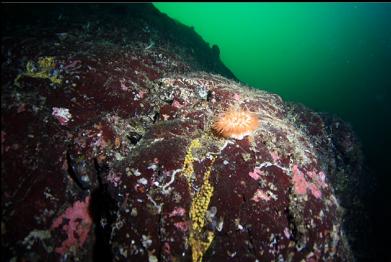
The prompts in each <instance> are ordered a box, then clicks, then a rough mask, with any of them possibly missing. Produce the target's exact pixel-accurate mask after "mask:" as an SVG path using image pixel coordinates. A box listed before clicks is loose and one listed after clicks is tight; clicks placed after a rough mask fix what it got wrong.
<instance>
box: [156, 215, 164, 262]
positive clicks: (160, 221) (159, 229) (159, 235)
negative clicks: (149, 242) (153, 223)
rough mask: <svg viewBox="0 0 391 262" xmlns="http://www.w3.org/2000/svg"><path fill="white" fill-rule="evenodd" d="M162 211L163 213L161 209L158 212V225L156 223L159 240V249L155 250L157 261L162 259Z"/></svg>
mask: <svg viewBox="0 0 391 262" xmlns="http://www.w3.org/2000/svg"><path fill="white" fill-rule="evenodd" d="M162 213H163V210H162V211H161V212H160V213H159V225H158V232H157V233H158V239H159V242H160V245H159V249H158V251H157V257H158V261H163V260H164V257H163V243H162V240H163V239H162V237H163V234H162V227H163V216H162Z"/></svg>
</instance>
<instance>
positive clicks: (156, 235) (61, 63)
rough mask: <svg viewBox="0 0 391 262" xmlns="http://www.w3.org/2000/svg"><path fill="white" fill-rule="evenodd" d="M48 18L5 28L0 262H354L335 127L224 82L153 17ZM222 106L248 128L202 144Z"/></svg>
mask: <svg viewBox="0 0 391 262" xmlns="http://www.w3.org/2000/svg"><path fill="white" fill-rule="evenodd" d="M58 7H59V6H56V5H54V7H52V9H50V8H49V7H46V9H47V10H46V9H45V10H46V11H47V16H45V19H48V21H47V22H46V24H40V22H39V21H41V20H40V19H38V18H39V17H35V15H36V14H37V13H39V12H38V11H40V12H43V11H44V10H40V6H31V10H32V14H33V15H32V16H31V19H32V20H33V21H35V20H34V19H37V21H38V22H37V24H36V25H34V26H31V27H29V26H28V25H29V23H27V22H26V21H24V22H25V23H26V24H24V26H23V27H22V26H20V23H21V21H16V20H15V17H16V18H17V17H20V14H17V13H16V10H14V9H13V8H12V7H10V6H8V12H7V14H8V15H7V18H8V19H5V20H6V21H11V20H12V21H13V22H14V23H15V24H12V23H10V24H7V25H6V26H5V29H6V30H5V34H4V37H3V39H2V41H3V48H2V98H1V99H2V103H1V105H2V116H1V123H2V128H1V132H2V140H1V151H2V171H1V172H2V173H1V182H2V183H1V190H2V215H3V217H2V222H1V228H2V251H3V255H4V256H5V258H6V259H7V260H12V259H16V260H29V261H30V260H31V261H41V260H45V261H46V260H49V261H51V260H55V261H56V260H60V259H63V260H72V261H73V260H75V261H76V260H78V261H79V260H83V261H91V260H93V259H94V258H95V259H96V258H105V260H109V261H110V260H115V261H128V260H135V261H177V260H180V261H182V260H185V261H187V260H193V261H200V260H202V261H227V260H230V259H233V260H237V259H240V260H241V261H242V260H243V261H247V260H248V261H273V260H275V261H276V260H279V261H301V260H306V261H351V260H353V259H352V258H353V255H352V252H351V249H350V247H349V244H348V242H347V239H346V237H345V233H344V231H343V227H342V221H343V219H344V211H343V209H342V208H341V206H340V204H339V200H338V199H337V198H336V194H335V187H336V185H338V184H340V182H338V181H334V182H333V178H334V180H335V176H336V175H337V174H338V175H339V176H343V177H348V175H351V174H353V172H356V171H357V172H359V167H360V164H361V158H360V153H359V150H358V149H357V147H356V146H355V143H356V141H354V140H352V139H349V138H351V137H353V134H352V133H351V130H350V129H348V128H339V129H338V128H337V131H338V132H340V134H339V135H338V138H341V139H340V140H338V141H336V139H330V136H331V135H330V134H331V133H332V132H331V131H332V130H333V129H332V128H331V129H330V127H332V126H333V125H334V126H335V125H336V121H334V120H330V119H326V118H324V117H322V116H321V115H319V114H317V113H315V112H312V111H311V110H309V109H307V108H305V107H302V106H299V105H294V104H289V103H285V102H284V101H283V100H282V99H281V98H280V97H279V96H278V95H275V94H270V93H268V92H265V91H262V90H257V89H254V88H250V87H248V86H245V85H243V84H241V83H239V82H237V81H236V79H235V77H234V76H233V74H232V73H231V72H230V71H229V70H228V69H227V68H226V67H225V66H224V65H223V64H222V63H221V61H220V60H214V61H213V63H211V61H210V59H211V57H210V56H208V55H207V54H208V53H213V52H216V51H213V49H211V48H210V47H208V46H207V45H206V44H205V43H204V42H202V40H200V38H199V36H198V35H196V34H195V32H194V31H192V30H191V29H189V28H187V27H185V26H183V25H180V24H178V23H176V22H174V21H172V20H170V19H169V18H168V17H166V16H165V15H162V14H160V13H159V12H158V11H157V10H156V9H155V8H154V7H153V6H152V5H149V4H142V5H129V6H128V7H125V6H124V5H113V6H107V5H105V6H104V7H102V6H99V5H91V6H90V5H85V6H84V7H83V8H82V7H79V9H77V8H76V10H75V9H74V8H75V7H74V6H66V7H64V6H63V8H58ZM109 7H113V8H112V9H111V11H112V12H110V10H107V9H108V8H109ZM81 10H83V12H81ZM73 12H74V15H73V16H72V14H73ZM44 14H45V13H42V15H44ZM12 15H14V17H13V18H12V19H11V16H12ZM37 16H38V15H37ZM81 16H86V17H83V19H80V17H81ZM25 19H27V18H26V17H25ZM27 20H28V19H27ZM59 20H61V23H60V22H58V21H59ZM56 21H57V23H56ZM30 22H31V21H30ZM51 22H53V23H51ZM64 25H67V26H68V27H65V28H64ZM37 32H40V34H36V33H37ZM59 33H61V36H62V37H58V34H59ZM38 35H39V37H37V36H38ZM189 39H192V40H193V42H191V43H189V42H188V41H189ZM205 45H206V46H205ZM213 57H214V59H219V58H218V56H213ZM43 59H44V61H51V63H48V64H47V67H45V68H46V69H45V70H46V71H45V72H53V71H55V72H56V75H55V76H56V78H55V81H53V78H52V77H47V76H46V75H44V76H42V74H39V75H37V73H39V71H34V70H30V68H29V67H28V66H27V65H31V64H36V63H38V64H39V61H43ZM15 80H17V81H15ZM231 106H236V107H237V108H242V109H245V110H248V111H251V112H253V115H256V116H257V117H258V119H259V126H258V127H257V128H256V129H251V130H250V131H251V132H247V133H246V135H245V136H243V137H240V138H241V139H236V138H230V137H227V138H225V137H221V136H218V135H216V133H215V132H213V128H212V127H213V123H214V122H215V120H216V118H217V117H218V116H219V115H220V114H221V113H223V112H225V111H226V110H229V108H231ZM53 108H65V109H67V111H66V114H65V115H66V116H69V115H70V116H72V117H67V118H66V121H65V120H64V119H63V118H59V115H58V114H57V113H56V114H53ZM57 111H58V110H57ZM57 111H56V112H57ZM338 121H339V120H338ZM338 125H341V127H344V125H343V124H338ZM334 129H335V127H334ZM343 138H346V139H343ZM336 147H337V148H338V150H335V148H336ZM353 149H354V150H353ZM352 152H354V153H352ZM345 155H346V156H348V158H345V159H344V161H342V160H341V161H336V159H341V158H342V157H344V156H345ZM352 170H353V171H352ZM337 193H341V194H342V193H343V190H339V191H338V190H337Z"/></svg>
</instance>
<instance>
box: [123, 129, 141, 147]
mask: <svg viewBox="0 0 391 262" xmlns="http://www.w3.org/2000/svg"><path fill="white" fill-rule="evenodd" d="M142 137H143V136H142V135H141V134H138V133H136V132H132V133H130V134H128V135H126V138H127V139H129V141H130V143H132V145H136V144H137V143H138V142H139V141H140V140H141V138H142Z"/></svg>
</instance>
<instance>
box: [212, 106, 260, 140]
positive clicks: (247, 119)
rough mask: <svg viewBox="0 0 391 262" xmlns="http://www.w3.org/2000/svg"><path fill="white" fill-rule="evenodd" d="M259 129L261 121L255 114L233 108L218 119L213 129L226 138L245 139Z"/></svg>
mask: <svg viewBox="0 0 391 262" xmlns="http://www.w3.org/2000/svg"><path fill="white" fill-rule="evenodd" d="M258 127H259V119H258V117H257V115H256V114H255V113H254V112H250V111H248V110H244V109H240V108H239V109H238V108H234V107H231V108H230V109H228V110H227V111H225V112H223V113H221V114H219V115H218V117H217V118H216V120H215V122H214V124H213V126H212V128H213V129H214V131H215V132H216V133H217V134H218V135H221V136H223V137H226V138H229V137H230V138H236V139H239V140H240V139H243V137H245V136H247V135H249V134H251V133H252V132H253V131H254V130H256V129H257V128H258Z"/></svg>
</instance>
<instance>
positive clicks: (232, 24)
mask: <svg viewBox="0 0 391 262" xmlns="http://www.w3.org/2000/svg"><path fill="white" fill-rule="evenodd" d="M154 5H155V6H156V7H157V8H158V9H159V10H160V11H161V12H163V13H166V14H167V15H168V16H170V17H171V18H174V19H176V20H178V21H180V22H182V23H183V24H185V25H188V26H193V27H194V29H195V31H196V32H197V33H199V34H200V35H201V36H202V37H203V39H204V40H205V41H206V42H208V43H210V45H211V46H212V45H213V44H217V45H218V46H219V47H220V57H221V59H222V61H223V63H224V64H225V65H226V66H227V67H228V68H230V69H231V70H232V72H233V73H234V74H235V75H236V76H237V77H238V78H239V79H240V80H241V81H243V82H245V83H247V84H249V85H251V86H253V87H255V88H259V89H264V90H267V91H270V92H273V93H277V94H279V95H280V96H282V98H283V99H284V100H289V101H294V102H301V103H303V104H305V105H307V106H309V107H310V108H312V109H314V110H316V111H323V112H329V113H332V114H336V115H338V116H340V117H342V118H343V119H344V120H345V121H346V122H349V123H350V124H351V125H352V127H353V129H354V131H355V132H356V134H357V135H358V137H359V139H360V140H361V142H362V145H363V151H364V154H365V157H366V160H367V163H368V164H369V169H370V170H372V171H371V173H370V174H371V175H373V176H375V177H376V181H377V184H378V185H377V189H376V192H375V194H374V196H373V199H372V201H371V203H370V204H369V206H370V209H371V212H372V216H373V224H374V225H375V231H376V232H375V233H376V234H378V235H379V236H381V235H382V232H383V230H384V228H386V227H388V226H389V221H390V220H391V217H390V216H389V215H386V214H389V211H388V212H387V210H386V209H389V207H388V208H387V207H386V205H385V204H384V200H385V199H389V194H388V193H387V192H388V191H389V187H390V186H391V178H390V171H389V167H388V163H389V162H390V158H391V153H390V147H391V143H390V136H391V124H390V122H391V106H390V103H391V96H390V89H391V4H390V3H373V4H372V3H156V4H154ZM371 194H372V193H371ZM374 239H375V241H376V243H374V246H377V247H378V252H380V253H382V252H384V253H383V255H384V256H386V255H387V256H389V254H386V253H387V252H386V250H387V249H386V248H382V246H383V247H384V242H381V241H378V239H379V238H378V237H374ZM379 256H380V257H381V255H379Z"/></svg>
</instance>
